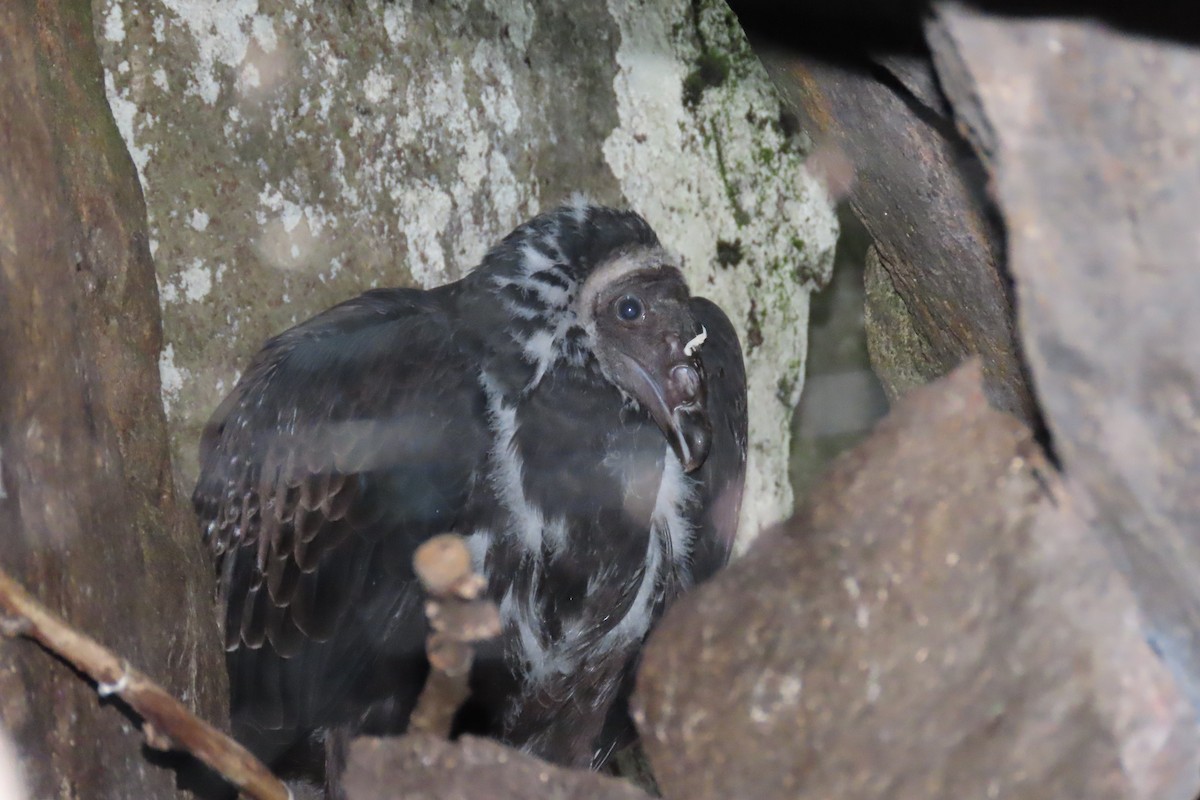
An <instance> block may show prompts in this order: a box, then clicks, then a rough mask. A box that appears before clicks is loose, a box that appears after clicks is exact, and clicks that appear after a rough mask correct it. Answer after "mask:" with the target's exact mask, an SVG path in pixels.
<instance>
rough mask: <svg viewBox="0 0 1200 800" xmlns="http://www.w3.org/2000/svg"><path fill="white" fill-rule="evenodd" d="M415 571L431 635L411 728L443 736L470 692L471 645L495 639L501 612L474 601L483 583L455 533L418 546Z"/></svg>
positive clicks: (482, 602) (446, 734) (415, 556)
mask: <svg viewBox="0 0 1200 800" xmlns="http://www.w3.org/2000/svg"><path fill="white" fill-rule="evenodd" d="M413 569H414V570H415V571H416V574H417V579H418V580H420V581H421V586H422V587H424V589H425V591H426V593H428V595H429V601H428V602H427V603H426V604H425V614H426V616H427V617H428V618H429V627H430V628H431V629H432V631H433V632H432V633H430V635H429V637H428V638H427V639H426V641H425V652H426V655H427V656H428V658H429V677H428V678H427V679H426V682H425V687H424V688H423V689H422V690H421V695H420V697H418V698H417V705H416V708H414V709H413V713H412V717H411V718H410V719H409V730H410V731H422V732H425V733H430V734H434V735H436V736H440V737H443V738H446V737H449V735H450V730H451V728H452V726H453V724H454V716H455V714H457V713H458V709H459V708H460V707H461V706H462V704H463V702H464V701H465V700H466V699H467V696H468V695H469V694H470V687H469V680H470V676H471V664H472V663H473V662H474V659H475V649H474V648H473V647H472V644H473V643H474V642H480V641H484V640H486V639H491V638H493V637H495V636H497V635H499V633H500V612H499V610H498V609H497V608H496V604H495V603H493V602H491V601H490V600H480V599H478V598H479V595H480V593H481V592H482V591H483V589H484V587H485V586H486V582H485V581H484V579H483V578H482V577H480V576H479V575H476V574H475V572H474V571H473V570H472V568H471V553H470V551H469V550H468V549H467V545H466V541H465V540H464V539H463V538H462V537H461V536H458V535H457V534H452V533H446V534H442V535H440V536H435V537H433V538H432V539H430V540H429V541H427V542H425V543H424V544H422V545H421V546H420V547H418V548H417V552H416V553H415V554H414V556H413Z"/></svg>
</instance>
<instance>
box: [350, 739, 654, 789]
mask: <svg viewBox="0 0 1200 800" xmlns="http://www.w3.org/2000/svg"><path fill="white" fill-rule="evenodd" d="M344 791H345V796H346V800H379V798H383V797H403V798H405V800H538V798H545V799H546V800H576V798H577V799H578V800H650V795H648V794H646V793H645V792H643V791H641V790H640V789H637V788H635V787H634V786H632V785H630V784H628V783H626V782H625V781H622V780H618V779H616V778H612V777H608V776H605V775H599V774H596V773H594V772H587V771H585V770H572V769H565V768H563V767H559V766H555V765H553V764H548V763H546V762H545V761H542V760H540V759H537V758H534V757H533V756H531V755H528V754H526V753H522V752H520V751H519V750H513V749H512V748H510V747H505V746H504V745H502V744H498V743H496V742H492V741H488V740H487V739H479V738H476V737H474V736H463V737H461V738H460V739H458V740H457V741H454V742H448V741H446V740H445V739H439V738H437V737H435V736H430V735H428V734H419V733H414V734H409V735H406V736H401V737H395V738H389V739H376V738H361V739H356V740H355V741H354V743H353V744H352V745H351V747H350V758H349V764H348V766H347V771H346V776H345V785H344Z"/></svg>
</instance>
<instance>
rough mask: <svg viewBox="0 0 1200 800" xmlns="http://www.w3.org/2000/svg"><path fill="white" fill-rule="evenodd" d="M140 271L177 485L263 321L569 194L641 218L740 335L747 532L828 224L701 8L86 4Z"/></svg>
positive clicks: (454, 258) (776, 473) (783, 135)
mask: <svg viewBox="0 0 1200 800" xmlns="http://www.w3.org/2000/svg"><path fill="white" fill-rule="evenodd" d="M96 5H97V11H98V17H97V23H96V24H97V35H98V38H99V39H100V42H101V45H102V51H103V55H104V62H105V68H106V81H107V89H108V96H109V99H110V101H111V103H112V105H113V108H114V110H115V112H116V116H117V119H118V122H120V123H121V130H122V134H123V135H124V137H125V139H126V141H127V142H128V144H129V148H130V151H131V152H132V153H133V157H134V160H135V161H136V162H137V165H138V169H139V173H140V176H141V179H142V185H143V187H144V189H145V193H146V198H147V203H148V206H149V216H150V224H151V237H152V239H151V247H152V249H154V251H155V258H156V261H157V263H158V270H159V271H158V281H159V285H160V287H161V294H162V307H163V323H164V330H165V335H166V341H167V346H166V349H165V351H164V354H163V359H162V364H161V368H162V375H163V392H164V401H165V402H166V405H167V413H168V418H169V420H170V424H171V428H172V431H173V441H174V448H173V449H174V454H175V465H176V468H177V470H178V479H179V481H180V484H181V486H183V487H185V488H188V489H190V486H191V483H192V481H193V480H194V477H195V474H196V469H197V468H196V455H195V448H196V442H197V441H198V439H199V432H200V428H201V426H202V425H203V423H204V422H205V421H206V419H207V417H208V416H209V414H210V413H211V411H212V409H213V408H214V407H215V405H216V404H217V402H218V401H219V399H220V398H221V397H222V396H223V395H224V394H225V393H226V392H227V391H228V390H229V388H230V387H231V386H232V385H233V382H234V380H235V379H236V377H237V373H238V369H239V368H240V366H241V365H243V364H244V363H245V360H246V358H247V357H248V356H249V355H250V354H251V353H253V352H254V351H255V350H256V349H257V348H258V347H259V346H260V345H261V344H262V342H263V341H264V340H265V339H266V338H267V337H268V336H270V335H272V334H274V333H277V332H279V331H280V330H282V329H284V328H286V327H288V326H290V325H291V324H293V323H295V322H297V321H299V320H302V319H304V318H306V317H308V316H310V315H311V314H313V313H315V312H317V311H319V310H321V309H323V308H325V307H328V306H330V305H332V304H334V303H335V302H338V301H340V300H343V299H345V298H347V297H349V296H352V295H354V294H357V293H359V292H360V291H362V290H363V289H365V288H367V287H370V286H376V285H405V284H417V285H422V286H431V285H435V284H440V283H444V282H446V281H449V280H453V279H455V278H458V277H460V276H461V275H462V274H463V273H464V272H465V271H466V270H467V269H469V268H470V267H471V266H472V265H474V264H475V263H477V262H478V259H479V258H480V257H481V256H482V254H483V253H484V251H485V249H486V248H487V247H488V246H490V245H491V244H493V243H495V242H496V241H498V240H499V238H500V237H502V236H504V235H505V234H506V233H508V231H509V230H511V229H512V228H513V227H514V226H515V225H516V224H518V223H520V222H521V221H523V220H524V219H526V218H528V217H530V216H532V215H533V214H535V213H536V212H538V211H539V210H543V209H546V208H549V207H553V206H555V205H557V204H559V203H560V202H562V201H564V200H566V199H568V197H569V196H570V194H571V193H572V192H575V191H582V192H583V193H584V194H586V195H588V196H590V197H591V198H592V199H593V200H596V201H599V202H605V203H609V204H618V205H628V206H631V207H632V208H634V209H636V210H638V211H640V212H641V213H642V214H643V215H645V216H646V218H647V219H648V220H649V221H650V223H651V225H653V226H654V228H655V229H656V230H657V231H658V233H659V235H660V237H661V238H662V239H663V241H664V243H665V244H666V245H667V246H668V247H669V248H672V249H674V250H676V251H677V252H679V253H680V254H681V255H682V256H683V258H684V259H685V266H686V271H687V273H688V278H689V281H690V282H691V284H692V286H693V289H694V290H695V291H697V293H700V294H705V295H707V296H709V297H711V298H713V299H714V300H716V301H718V302H719V303H720V304H721V305H722V306H723V307H724V308H725V309H726V310H727V311H728V313H729V314H730V317H731V318H732V319H733V320H734V322H735V325H736V326H737V327H738V330H739V332H740V334H741V336H742V341H743V344H744V346H745V347H746V348H747V369H748V373H749V380H750V406H751V416H752V417H753V418H754V424H753V428H752V430H751V434H750V437H751V442H750V444H751V451H752V452H751V465H750V478H749V485H748V489H747V492H748V493H747V501H746V502H745V503H744V504H743V509H744V518H743V519H744V525H743V531H744V532H746V533H748V534H752V533H753V532H755V531H756V530H757V528H758V526H759V524H760V523H761V522H763V521H773V520H777V519H779V518H780V517H782V516H784V515H786V514H787V513H788V511H789V510H790V508H791V492H790V488H789V485H788V483H787V479H786V475H787V472H786V456H787V447H786V446H782V447H781V446H780V443H781V442H783V443H786V441H787V437H788V423H789V421H790V413H791V409H792V407H793V406H794V405H795V403H796V401H797V399H798V396H799V392H800V388H801V384H802V381H803V375H804V369H803V367H804V352H805V339H806V335H805V334H806V325H807V319H808V293H809V291H810V289H812V288H813V287H814V286H816V285H818V284H820V283H822V282H823V281H824V280H826V278H827V275H828V270H829V267H830V264H831V262H832V254H833V245H834V240H835V236H836V221H835V217H834V215H833V213H832V210H831V208H830V205H829V203H828V201H827V200H826V199H825V196H824V193H823V192H821V191H820V190H818V188H817V186H816V184H815V182H814V181H813V180H812V178H810V177H809V175H808V173H807V172H806V170H805V169H804V167H803V160H804V154H803V152H802V150H801V147H800V142H799V139H798V137H797V136H796V135H795V133H794V131H793V130H792V128H791V127H789V126H787V125H784V124H782V123H781V108H780V101H779V99H778V96H777V95H776V94H775V92H774V89H773V88H772V87H771V85H770V82H769V80H768V79H767V77H766V74H765V73H764V71H763V69H762V67H761V65H760V64H759V62H758V61H757V60H756V59H755V58H754V56H753V54H752V53H751V51H750V49H749V46H748V44H747V43H746V41H745V38H744V37H743V35H742V33H741V30H740V28H738V26H737V24H736V20H734V19H733V16H732V14H731V13H730V12H729V10H728V9H727V8H726V7H725V6H724V5H723V4H722V3H720V2H719V1H718V0H703V2H695V3H693V2H689V1H688V0H655V1H654V2H652V3H649V4H639V3H633V2H627V1H626V0H609V1H608V2H601V1H600V0H586V2H573V3H570V4H563V3H561V2H552V1H551V0H538V1H537V2H529V1H528V0H526V1H522V0H511V1H510V0H502V1H501V0H484V1H483V2H474V3H467V2H451V3H437V4H433V5H430V4H419V6H418V5H416V4H414V3H413V2H411V1H409V2H405V1H404V0H401V1H399V2H383V1H382V0H364V1H362V2H354V3H314V2H312V0H261V2H253V1H249V2H247V1H246V0H218V1H216V2H212V3H195V2H190V1H189V2H185V0H165V1H164V0H98V2H97V4H96Z"/></svg>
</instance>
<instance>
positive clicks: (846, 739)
mask: <svg viewBox="0 0 1200 800" xmlns="http://www.w3.org/2000/svg"><path fill="white" fill-rule="evenodd" d="M1139 623H1140V618H1139V616H1138V613H1137V610H1136V605H1135V601H1134V599H1133V597H1132V595H1131V593H1130V592H1129V590H1128V587H1127V586H1126V585H1125V584H1124V582H1123V580H1122V579H1121V577H1120V575H1118V573H1117V572H1116V570H1115V569H1114V567H1113V565H1112V563H1111V561H1110V560H1109V557H1108V553H1107V551H1106V549H1105V548H1104V546H1103V544H1102V542H1101V541H1100V540H1099V538H1098V537H1097V536H1096V535H1095V532H1094V531H1093V530H1091V529H1090V528H1089V527H1088V525H1087V524H1086V523H1085V522H1083V520H1082V519H1081V517H1080V515H1079V514H1078V510H1077V508H1076V506H1075V504H1074V503H1073V502H1072V501H1071V499H1070V497H1069V495H1068V494H1067V492H1066V491H1065V490H1064V488H1063V486H1062V485H1061V484H1060V483H1059V481H1058V479H1057V477H1056V475H1055V472H1054V470H1053V468H1052V467H1051V466H1050V465H1049V464H1048V463H1047V462H1046V460H1045V459H1044V458H1043V456H1042V455H1041V453H1040V451H1039V449H1038V447H1037V446H1036V445H1035V444H1034V442H1033V439H1032V438H1031V434H1030V432H1029V430H1028V429H1027V428H1026V427H1025V426H1023V425H1022V424H1021V423H1020V422H1018V421H1017V420H1016V419H1014V418H1012V417H1010V416H1008V415H1006V414H1002V413H1000V412H997V411H994V410H992V409H991V408H989V407H988V404H987V401H986V399H985V396H984V393H983V390H982V388H981V380H980V370H979V368H978V366H977V365H976V366H973V367H968V368H964V369H962V370H959V371H957V372H955V373H953V374H952V375H951V376H950V377H949V378H946V379H944V380H942V381H939V382H937V383H935V384H933V385H931V386H929V387H925V388H922V389H917V390H914V391H913V392H912V393H911V394H910V395H908V397H907V398H906V399H905V400H904V401H903V402H902V403H901V404H900V406H899V407H898V409H897V410H896V411H895V412H893V414H892V415H890V416H889V417H888V418H886V419H885V420H884V421H883V422H882V423H881V424H880V425H879V426H878V428H877V430H876V431H875V433H874V434H873V435H872V436H871V437H870V438H869V439H868V440H867V441H865V442H864V443H863V444H862V445H860V446H859V447H857V448H856V449H855V450H853V451H851V452H850V453H849V454H847V455H846V456H844V457H843V458H842V459H840V460H839V461H838V462H836V464H835V466H834V468H833V470H832V471H831V474H830V475H829V477H828V479H827V480H826V482H825V483H823V484H822V485H821V486H820V487H819V488H818V489H817V490H816V491H815V493H814V494H813V496H812V497H811V498H810V501H809V504H808V505H807V507H806V508H805V509H804V510H803V511H802V512H801V513H800V514H799V515H798V516H796V517H795V518H793V519H792V520H791V521H789V522H788V523H786V524H784V525H783V526H782V527H780V528H779V529H777V530H775V531H772V532H768V533H765V534H764V535H763V536H762V537H761V538H760V539H759V541H758V542H756V544H755V545H754V547H752V548H751V550H750V552H749V553H748V554H747V555H746V556H745V557H744V558H743V559H741V560H740V561H738V562H737V563H735V564H734V565H732V566H731V567H730V568H729V569H727V570H726V571H725V572H723V573H721V574H719V575H718V576H717V577H716V578H715V579H714V580H712V581H711V582H709V583H708V584H706V585H705V586H702V587H700V589H699V590H698V591H697V592H695V593H693V594H692V595H691V596H689V597H687V598H685V599H684V600H683V601H681V602H680V603H679V604H677V605H676V606H675V607H674V608H672V609H671V610H670V611H669V612H668V614H667V616H666V617H665V619H664V620H663V622H662V624H661V625H660V627H659V628H658V630H657V631H656V633H655V634H653V636H652V637H651V641H650V643H649V644H648V646H647V648H646V651H645V655H644V662H643V666H642V669H641V672H640V674H639V676H638V691H637V697H636V719H637V720H638V723H639V727H640V730H641V732H642V736H643V740H644V744H645V747H646V750H647V752H648V754H649V757H650V761H651V764H652V765H653V767H654V769H655V774H656V777H657V778H658V781H659V785H660V786H661V787H662V790H663V793H664V796H666V797H668V798H685V797H686V798H713V800H715V799H716V798H728V797H754V798H758V799H759V800H771V799H772V798H780V799H781V800H782V798H789V800H796V798H802V799H803V798H814V799H815V798H830V797H837V798H841V799H842V800H853V799H854V798H864V800H865V799H866V798H878V797H884V796H886V797H889V798H893V800H907V799H909V798H911V799H912V800H918V799H919V800H930V799H931V798H946V799H947V800H950V799H951V798H956V799H957V798H962V797H987V798H999V799H1001V800H1003V799H1004V798H1028V799H1029V800H1033V799H1034V798H1047V797H1087V798H1090V800H1101V799H1107V798H1114V799H1115V798H1122V799H1127V798H1144V799H1145V800H1192V798H1194V797H1195V795H1196V791H1197V787H1198V784H1200V780H1198V777H1200V755H1198V753H1200V750H1198V745H1200V735H1198V733H1197V729H1196V726H1195V720H1194V717H1193V714H1192V710H1191V707H1190V706H1189V704H1188V703H1187V700H1186V698H1185V696H1184V695H1183V693H1182V692H1181V691H1180V689H1179V688H1178V687H1177V685H1176V684H1175V682H1174V681H1173V679H1172V678H1171V676H1170V674H1169V673H1168V672H1167V670H1166V669H1165V668H1164V667H1163V665H1162V664H1161V663H1160V662H1159V660H1158V658H1157V657H1156V656H1155V654H1154V653H1153V652H1152V650H1151V649H1150V647H1149V646H1148V645H1147V644H1146V643H1145V641H1144V640H1143V638H1142V633H1143V632H1142V629H1141V627H1140V625H1139Z"/></svg>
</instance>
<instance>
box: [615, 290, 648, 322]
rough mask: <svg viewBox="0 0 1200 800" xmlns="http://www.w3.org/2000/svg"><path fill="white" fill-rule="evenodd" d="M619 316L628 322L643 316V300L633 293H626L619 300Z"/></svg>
mask: <svg viewBox="0 0 1200 800" xmlns="http://www.w3.org/2000/svg"><path fill="white" fill-rule="evenodd" d="M617 316H618V317H620V318H621V319H623V320H625V321H626V322H633V321H634V320H635V319H638V318H640V317H641V316H642V301H641V300H638V299H637V298H636V297H634V296H632V295H626V296H624V297H622V298H621V299H620V300H618V301H617Z"/></svg>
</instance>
